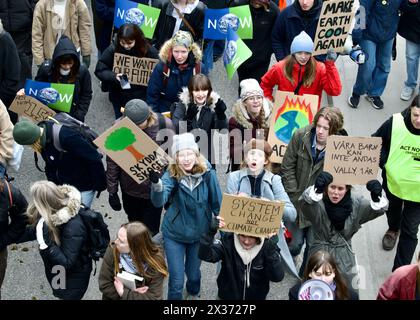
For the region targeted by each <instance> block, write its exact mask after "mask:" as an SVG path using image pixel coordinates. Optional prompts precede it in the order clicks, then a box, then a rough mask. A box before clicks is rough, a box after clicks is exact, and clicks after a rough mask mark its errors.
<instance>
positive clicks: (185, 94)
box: [179, 87, 220, 110]
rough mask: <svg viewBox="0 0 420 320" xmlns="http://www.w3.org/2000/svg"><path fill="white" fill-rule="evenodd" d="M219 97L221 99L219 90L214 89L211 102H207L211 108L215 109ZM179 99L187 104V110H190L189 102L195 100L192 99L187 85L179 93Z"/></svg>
mask: <svg viewBox="0 0 420 320" xmlns="http://www.w3.org/2000/svg"><path fill="white" fill-rule="evenodd" d="M219 99H220V95H219V94H218V93H217V92H214V91H212V92H211V93H210V104H207V106H208V107H209V108H211V109H214V108H215V107H216V103H217V102H218V101H219ZM179 101H181V102H182V103H183V104H185V108H186V110H188V106H189V104H190V103H192V102H193V101H191V98H190V92H189V91H188V88H187V87H183V88H182V91H181V92H180V94H179Z"/></svg>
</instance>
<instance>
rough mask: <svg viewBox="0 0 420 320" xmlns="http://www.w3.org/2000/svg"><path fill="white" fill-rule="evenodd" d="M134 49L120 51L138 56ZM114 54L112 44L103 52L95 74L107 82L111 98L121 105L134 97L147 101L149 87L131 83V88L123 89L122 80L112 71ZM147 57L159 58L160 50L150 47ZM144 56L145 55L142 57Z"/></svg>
mask: <svg viewBox="0 0 420 320" xmlns="http://www.w3.org/2000/svg"><path fill="white" fill-rule="evenodd" d="M133 51H134V50H133V49H131V50H128V51H125V52H119V53H121V54H126V55H128V56H135V57H138V55H137V54H136V53H134V52H133ZM114 54H115V45H114V44H111V45H110V46H109V47H108V48H106V49H105V51H104V52H103V53H102V56H101V58H100V59H99V60H98V63H97V64H96V68H95V75H96V76H97V77H98V79H99V80H101V81H103V82H105V83H106V84H107V85H108V88H109V100H110V101H111V102H113V103H116V104H118V105H120V106H125V104H126V103H127V102H128V101H130V100H132V99H141V100H144V101H146V98H147V97H146V93H147V87H145V86H140V85H135V84H130V86H131V88H130V89H122V88H121V84H120V82H119V81H118V80H117V78H116V73H115V72H114V71H112V67H113V65H114ZM144 57H145V58H151V59H159V56H158V52H157V50H156V49H155V48H153V47H149V49H148V50H147V53H146V55H145V56H144ZM141 58H143V57H141Z"/></svg>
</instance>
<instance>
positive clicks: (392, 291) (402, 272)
mask: <svg viewBox="0 0 420 320" xmlns="http://www.w3.org/2000/svg"><path fill="white" fill-rule="evenodd" d="M417 272H419V268H418V265H417V264H410V265H407V266H402V267H399V268H398V269H396V270H395V271H394V272H393V273H392V274H391V275H390V276H389V277H388V279H386V281H385V282H384V284H383V285H382V286H381V287H380V288H379V292H378V296H377V297H376V299H377V300H415V297H416V283H417Z"/></svg>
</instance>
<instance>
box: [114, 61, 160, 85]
mask: <svg viewBox="0 0 420 320" xmlns="http://www.w3.org/2000/svg"><path fill="white" fill-rule="evenodd" d="M158 62H159V60H158V59H151V58H137V57H132V56H128V55H126V54H121V53H115V54H114V65H113V67H112V71H114V72H115V73H123V74H126V75H127V77H128V81H129V82H130V84H137V85H141V86H147V84H148V82H149V79H150V76H151V74H152V71H153V69H154V68H155V66H156V64H157V63H158Z"/></svg>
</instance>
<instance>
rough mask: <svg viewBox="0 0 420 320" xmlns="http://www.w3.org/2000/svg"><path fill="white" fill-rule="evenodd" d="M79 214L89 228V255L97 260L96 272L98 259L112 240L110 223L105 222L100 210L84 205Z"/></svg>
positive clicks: (102, 255)
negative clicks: (109, 228)
mask: <svg viewBox="0 0 420 320" xmlns="http://www.w3.org/2000/svg"><path fill="white" fill-rule="evenodd" d="M79 215H80V217H81V218H82V220H83V224H84V225H85V227H86V230H87V234H88V251H89V257H91V258H92V259H93V260H94V261H95V273H96V261H99V259H100V258H103V257H104V255H105V251H106V249H107V248H108V246H109V243H110V240H111V237H110V236H109V230H108V225H107V224H106V223H105V221H104V218H103V217H102V214H101V213H100V212H97V211H94V210H92V209H90V208H89V207H85V206H84V205H82V206H81V207H80V210H79ZM95 273H94V275H95Z"/></svg>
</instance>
